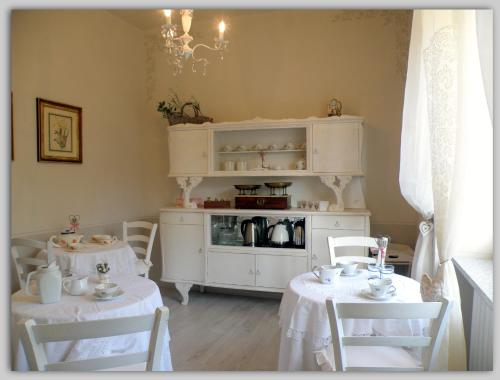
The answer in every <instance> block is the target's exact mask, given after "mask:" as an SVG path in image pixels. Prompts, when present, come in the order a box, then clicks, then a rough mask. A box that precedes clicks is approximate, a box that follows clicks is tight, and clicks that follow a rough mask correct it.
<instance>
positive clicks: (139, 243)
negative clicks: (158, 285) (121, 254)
mask: <svg viewBox="0 0 500 380" xmlns="http://www.w3.org/2000/svg"><path fill="white" fill-rule="evenodd" d="M129 228H135V229H138V228H141V229H144V230H147V231H148V232H147V233H148V234H147V235H141V234H134V235H129V234H128V229H129ZM157 228H158V224H156V223H154V224H153V223H149V222H143V221H136V222H123V241H127V242H129V243H133V244H131V246H132V249H133V250H134V252H135V253H136V255H137V256H138V258H139V259H142V260H144V262H145V263H146V264H147V265H148V266H147V267H148V268H149V265H150V264H151V251H152V249H153V243H154V240H155V235H156V229H157ZM145 275H146V277H147V276H148V273H147V272H146V273H145Z"/></svg>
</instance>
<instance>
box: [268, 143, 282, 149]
mask: <svg viewBox="0 0 500 380" xmlns="http://www.w3.org/2000/svg"><path fill="white" fill-rule="evenodd" d="M278 148H279V147H278V144H271V145H269V147H268V148H267V149H269V150H276V149H278Z"/></svg>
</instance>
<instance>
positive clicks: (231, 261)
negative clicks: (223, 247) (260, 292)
mask: <svg viewBox="0 0 500 380" xmlns="http://www.w3.org/2000/svg"><path fill="white" fill-rule="evenodd" d="M207 282H210V283H215V284H226V285H247V286H254V285H255V255H249V254H237V253H222V252H220V253H219V252H218V253H215V252H209V253H208V257H207Z"/></svg>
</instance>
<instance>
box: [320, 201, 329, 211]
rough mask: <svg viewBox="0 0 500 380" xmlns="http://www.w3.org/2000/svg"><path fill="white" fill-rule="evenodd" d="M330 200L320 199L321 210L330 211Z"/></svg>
mask: <svg viewBox="0 0 500 380" xmlns="http://www.w3.org/2000/svg"><path fill="white" fill-rule="evenodd" d="M329 205H330V202H328V201H319V211H328V206H329Z"/></svg>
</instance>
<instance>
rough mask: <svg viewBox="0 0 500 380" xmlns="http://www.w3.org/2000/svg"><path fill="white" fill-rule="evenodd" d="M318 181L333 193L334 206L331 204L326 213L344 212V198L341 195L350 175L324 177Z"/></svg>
mask: <svg viewBox="0 0 500 380" xmlns="http://www.w3.org/2000/svg"><path fill="white" fill-rule="evenodd" d="M319 179H320V180H321V182H323V183H324V184H325V185H326V186H328V187H329V188H330V189H331V190H333V192H334V193H335V198H336V200H337V203H336V204H331V205H330V207H328V211H344V198H343V197H342V193H343V191H344V189H345V187H346V186H347V184H348V183H349V182H351V179H352V177H351V176H350V175H325V176H320V177H319Z"/></svg>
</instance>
